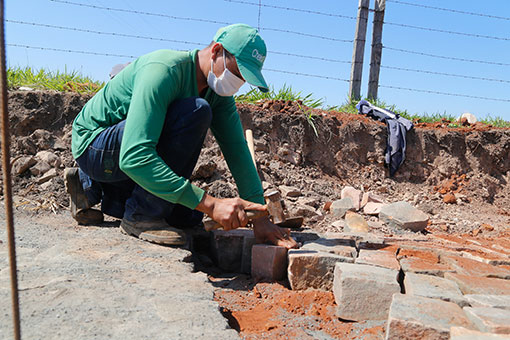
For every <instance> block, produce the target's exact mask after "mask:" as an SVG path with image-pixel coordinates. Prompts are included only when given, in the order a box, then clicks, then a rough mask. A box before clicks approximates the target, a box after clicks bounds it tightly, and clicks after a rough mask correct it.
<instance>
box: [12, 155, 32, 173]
mask: <svg viewBox="0 0 510 340" xmlns="http://www.w3.org/2000/svg"><path fill="white" fill-rule="evenodd" d="M36 163H37V161H36V160H35V158H34V157H32V156H21V157H20V158H18V159H16V160H15V161H14V163H12V173H13V174H14V175H16V176H19V175H21V174H22V173H24V172H25V171H27V170H28V169H29V168H30V167H31V166H32V165H35V164H36Z"/></svg>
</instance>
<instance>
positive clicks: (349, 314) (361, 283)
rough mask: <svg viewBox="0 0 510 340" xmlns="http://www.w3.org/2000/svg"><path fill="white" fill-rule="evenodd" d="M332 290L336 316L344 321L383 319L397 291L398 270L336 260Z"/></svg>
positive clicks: (398, 289) (398, 290) (398, 286)
mask: <svg viewBox="0 0 510 340" xmlns="http://www.w3.org/2000/svg"><path fill="white" fill-rule="evenodd" d="M334 274H335V278H334V283H333V293H334V294H335V301H336V304H337V305H338V308H337V316H338V317H340V318H342V319H345V320H354V321H362V320H383V319H386V318H387V317H388V311H389V308H390V304H391V299H392V296H393V294H395V293H399V292H400V285H399V284H398V281H397V278H398V271H396V270H391V269H387V268H380V267H375V266H367V265H363V264H350V263H337V264H336V265H335V273H334Z"/></svg>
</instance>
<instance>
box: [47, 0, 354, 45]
mask: <svg viewBox="0 0 510 340" xmlns="http://www.w3.org/2000/svg"><path fill="white" fill-rule="evenodd" d="M49 1H52V2H57V3H61V4H65V5H73V6H80V7H88V8H94V9H101V10H106V11H118V12H124V13H132V14H140V15H150V16H156V17H162V18H168V19H174V20H184V21H197V22H206V23H211V24H219V25H231V24H233V23H232V22H225V21H217V20H209V19H201V18H191V17H180V16H175V15H168V14H161V13H153V12H144V11H136V10H130V9H124V8H114V7H105V6H97V5H89V4H83V3H79V2H73V1H67V0H49ZM260 29H261V30H266V31H275V32H282V33H289V34H295V35H300V36H304V37H310V38H316V39H324V40H330V41H337V42H344V43H352V42H353V40H345V39H335V38H331V37H326V36H321V35H314V34H308V33H304V32H297V31H290V30H282V29H278V28H271V27H260Z"/></svg>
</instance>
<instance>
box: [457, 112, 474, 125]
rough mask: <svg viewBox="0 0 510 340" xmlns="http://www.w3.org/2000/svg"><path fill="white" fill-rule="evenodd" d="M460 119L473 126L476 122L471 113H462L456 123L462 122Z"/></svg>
mask: <svg viewBox="0 0 510 340" xmlns="http://www.w3.org/2000/svg"><path fill="white" fill-rule="evenodd" d="M462 119H466V120H467V122H468V123H469V124H475V123H476V122H477V121H478V120H477V119H476V116H475V115H474V114H472V113H469V112H465V113H463V114H462V115H461V116H460V117H459V118H458V119H457V121H458V122H462Z"/></svg>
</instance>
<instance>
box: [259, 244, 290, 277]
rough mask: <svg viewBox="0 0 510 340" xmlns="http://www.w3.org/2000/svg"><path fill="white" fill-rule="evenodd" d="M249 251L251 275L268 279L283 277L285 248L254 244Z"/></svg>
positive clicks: (285, 261)
mask: <svg viewBox="0 0 510 340" xmlns="http://www.w3.org/2000/svg"><path fill="white" fill-rule="evenodd" d="M251 251H252V253H251V276H253V277H255V278H259V279H265V280H270V281H278V280H283V279H284V278H285V275H286V273H287V248H285V247H280V246H270V245H265V244H256V245H254V246H253V247H252V249H251Z"/></svg>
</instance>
